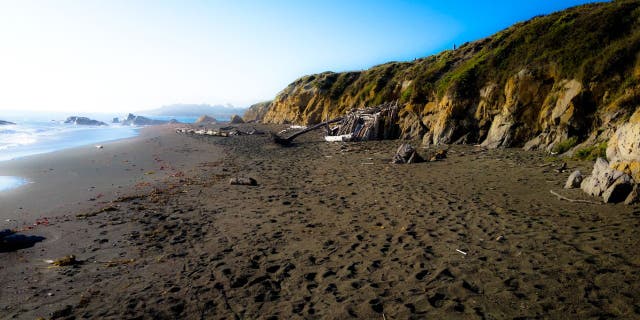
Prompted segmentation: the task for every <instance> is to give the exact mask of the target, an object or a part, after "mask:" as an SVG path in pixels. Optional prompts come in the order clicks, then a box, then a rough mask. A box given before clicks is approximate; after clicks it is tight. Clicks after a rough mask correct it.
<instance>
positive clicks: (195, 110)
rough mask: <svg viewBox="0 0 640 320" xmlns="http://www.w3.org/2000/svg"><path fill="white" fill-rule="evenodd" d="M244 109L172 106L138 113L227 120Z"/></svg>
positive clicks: (192, 105)
mask: <svg viewBox="0 0 640 320" xmlns="http://www.w3.org/2000/svg"><path fill="white" fill-rule="evenodd" d="M245 110H246V109H243V108H235V107H233V106H223V105H213V106H212V105H208V104H172V105H168V106H162V107H160V108H157V109H153V110H145V111H140V112H139V113H140V114H144V115H148V116H167V117H194V118H196V117H199V116H201V115H203V114H208V115H211V116H213V117H216V118H222V119H229V118H231V116H232V115H234V114H242V113H243V112H244V111H245Z"/></svg>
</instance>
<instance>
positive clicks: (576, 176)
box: [564, 170, 583, 189]
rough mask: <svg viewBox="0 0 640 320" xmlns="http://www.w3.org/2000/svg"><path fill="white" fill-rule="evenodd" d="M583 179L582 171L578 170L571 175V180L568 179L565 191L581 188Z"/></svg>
mask: <svg viewBox="0 0 640 320" xmlns="http://www.w3.org/2000/svg"><path fill="white" fill-rule="evenodd" d="M582 179H583V177H582V172H580V170H576V171H574V172H573V173H571V174H570V175H569V179H567V183H565V184H564V188H565V189H573V188H580V184H581V183H582Z"/></svg>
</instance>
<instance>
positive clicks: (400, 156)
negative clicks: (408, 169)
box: [391, 143, 424, 164]
mask: <svg viewBox="0 0 640 320" xmlns="http://www.w3.org/2000/svg"><path fill="white" fill-rule="evenodd" d="M422 161H424V159H422V157H421V156H420V155H419V154H418V152H417V151H416V149H415V148H414V147H413V146H411V145H410V144H408V143H403V144H401V145H400V147H399V148H398V150H397V151H396V154H395V155H394V156H393V159H392V160H391V163H395V164H401V163H407V164H409V163H417V162H422Z"/></svg>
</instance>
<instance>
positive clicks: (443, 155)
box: [429, 149, 447, 161]
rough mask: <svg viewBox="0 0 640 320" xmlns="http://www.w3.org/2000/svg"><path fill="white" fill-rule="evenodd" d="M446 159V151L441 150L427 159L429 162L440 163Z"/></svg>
mask: <svg viewBox="0 0 640 320" xmlns="http://www.w3.org/2000/svg"><path fill="white" fill-rule="evenodd" d="M446 158H447V150H445V149H442V150H438V151H436V153H435V154H434V155H433V156H432V157H431V158H430V159H429V161H440V160H444V159H446Z"/></svg>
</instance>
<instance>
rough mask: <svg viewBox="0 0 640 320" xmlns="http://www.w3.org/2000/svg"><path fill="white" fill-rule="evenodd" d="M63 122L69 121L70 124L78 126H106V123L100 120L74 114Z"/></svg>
mask: <svg viewBox="0 0 640 320" xmlns="http://www.w3.org/2000/svg"><path fill="white" fill-rule="evenodd" d="M64 123H71V124H75V125H80V126H106V125H107V124H106V123H104V122H102V121H98V120H93V119H89V118H87V117H75V116H74V117H68V118H67V120H65V121H64Z"/></svg>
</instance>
